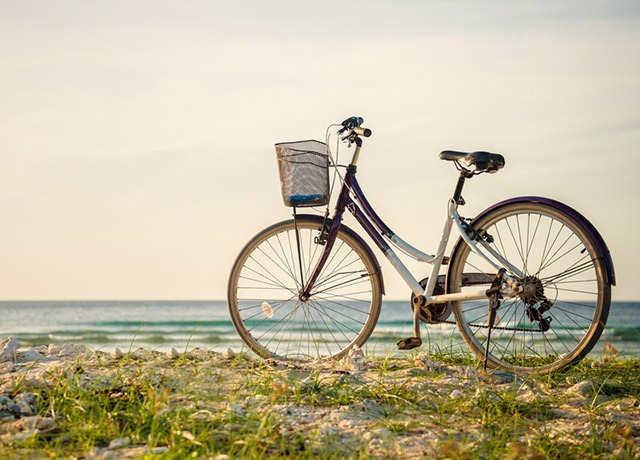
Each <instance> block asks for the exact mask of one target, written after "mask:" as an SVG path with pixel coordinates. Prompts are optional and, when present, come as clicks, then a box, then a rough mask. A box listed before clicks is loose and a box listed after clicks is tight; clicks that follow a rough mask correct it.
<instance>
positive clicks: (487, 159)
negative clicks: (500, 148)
mask: <svg viewBox="0 0 640 460" xmlns="http://www.w3.org/2000/svg"><path fill="white" fill-rule="evenodd" d="M440 159H441V160H449V161H459V162H460V163H462V164H464V165H465V166H467V167H469V166H475V167H476V171H477V172H489V173H495V172H498V170H499V169H502V168H504V157H503V156H502V155H500V154H499V153H489V152H456V151H453V150H444V151H443V152H440Z"/></svg>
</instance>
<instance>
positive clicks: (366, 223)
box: [347, 178, 424, 295]
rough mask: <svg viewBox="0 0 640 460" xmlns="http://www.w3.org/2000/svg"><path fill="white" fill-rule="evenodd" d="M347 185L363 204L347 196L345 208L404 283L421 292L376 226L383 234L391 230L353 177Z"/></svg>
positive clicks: (416, 291) (415, 291)
mask: <svg viewBox="0 0 640 460" xmlns="http://www.w3.org/2000/svg"><path fill="white" fill-rule="evenodd" d="M349 185H350V186H351V187H352V188H353V191H354V193H355V194H356V197H357V198H358V200H359V201H360V202H361V204H362V206H363V210H361V209H360V208H359V207H358V205H357V204H356V202H355V201H354V200H353V199H352V198H351V197H347V208H348V209H350V210H351V212H352V213H353V217H354V218H355V219H356V221H358V223H359V224H360V225H361V226H362V228H364V230H365V231H366V232H367V234H368V235H369V236H370V237H371V239H372V240H373V241H374V242H375V243H376V246H378V248H380V250H381V251H382V253H383V254H384V256H385V257H386V258H387V260H389V262H390V263H391V265H393V267H394V268H395V269H396V271H397V272H398V273H399V274H400V276H401V277H402V279H403V280H404V281H405V283H407V285H408V286H409V289H411V291H412V292H414V293H415V294H416V295H419V294H422V293H423V290H424V289H423V288H422V286H420V283H418V280H416V279H415V277H414V276H413V275H412V274H411V272H410V271H409V270H408V269H407V267H406V266H405V265H404V264H403V263H402V261H401V260H400V258H399V257H398V256H397V255H396V253H395V252H394V251H393V249H392V248H391V246H389V244H388V243H387V242H386V240H385V239H384V238H383V237H382V235H381V234H380V231H378V229H377V228H376V226H378V227H379V228H380V230H381V232H382V233H383V234H392V233H393V232H392V231H391V230H390V229H389V227H387V226H386V225H385V224H384V222H382V220H381V219H380V218H379V217H378V216H377V215H376V214H375V212H374V211H373V209H372V208H371V206H370V205H369V203H367V201H366V199H365V198H364V195H363V194H362V191H361V190H360V187H359V186H358V183H357V182H356V180H355V178H353V179H352V180H351V181H350V184H349ZM369 219H371V220H369ZM372 221H373V223H372Z"/></svg>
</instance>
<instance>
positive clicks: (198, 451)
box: [0, 350, 640, 459]
mask: <svg viewBox="0 0 640 460" xmlns="http://www.w3.org/2000/svg"><path fill="white" fill-rule="evenodd" d="M446 351H447V350H443V353H442V355H439V354H438V352H437V350H431V354H430V359H431V360H436V359H443V360H444V362H443V364H444V367H443V368H442V369H435V370H434V369H425V368H424V364H423V363H421V362H420V360H419V359H418V356H417V354H410V355H409V356H408V357H407V358H403V359H399V358H398V359H396V358H390V357H386V358H379V359H373V360H370V361H369V363H368V366H367V370H366V372H362V373H345V372H343V371H340V369H339V366H338V365H335V366H325V367H322V366H320V367H317V366H307V367H304V366H282V365H277V364H274V363H271V362H268V361H260V360H253V359H251V360H249V359H246V358H245V357H244V356H243V355H239V356H237V357H235V358H232V359H227V358H224V357H222V356H221V355H218V354H214V353H208V354H203V355H200V356H197V357H194V356H189V355H186V354H185V355H182V356H181V357H179V358H177V359H169V358H167V357H165V356H163V355H162V356H160V355H158V356H155V357H153V356H151V357H136V356H135V355H131V354H128V355H125V357H123V358H122V359H118V360H116V359H111V358H109V357H108V356H101V357H99V359H96V358H94V359H92V360H90V361H88V360H83V359H78V360H77V362H75V363H73V365H70V366H68V367H66V368H61V369H58V370H52V371H50V372H49V373H47V374H45V375H44V376H43V377H42V378H41V381H40V382H39V384H35V383H34V382H33V381H32V380H29V379H26V378H23V379H15V380H14V384H13V386H12V387H11V388H10V389H9V390H7V391H5V392H4V393H3V395H4V396H7V397H9V398H16V397H17V396H18V395H19V394H21V393H30V394H32V395H34V396H35V409H36V412H37V415H38V416H40V417H44V418H46V419H50V420H53V421H54V422H53V427H52V428H51V429H48V430H42V431H40V432H37V433H35V434H34V435H32V436H24V438H20V437H13V438H11V437H9V436H8V435H11V434H15V433H13V432H11V431H10V430H8V429H7V428H6V427H7V426H9V424H10V423H12V422H11V421H5V422H4V423H0V436H3V437H1V438H0V439H3V441H2V442H0V457H1V458H7V459H12V458H15V459H18V458H73V457H76V458H79V457H86V456H87V455H89V454H90V453H91V452H94V453H97V452H104V449H106V448H107V447H108V446H109V444H110V443H111V442H112V441H113V440H114V439H119V438H128V439H129V440H130V446H129V448H131V447H136V448H138V449H140V450H139V451H138V453H137V457H138V458H146V459H156V458H157V459H174V458H175V459H181V458H199V457H202V458H215V457H216V456H217V455H220V454H224V455H228V456H229V457H231V458H328V459H332V458H336V459H337V458H345V457H347V458H370V457H373V456H375V457H377V458H399V457H403V456H408V455H417V456H424V457H426V458H495V459H498V458H501V459H502V458H541V459H547V458H549V459H552V458H558V459H560V458H562V459H565V458H629V459H631V458H637V457H638V456H640V450H639V448H638V446H637V442H636V441H635V438H638V437H639V436H640V421H639V420H640V380H639V379H640V361H639V360H638V359H614V360H611V361H609V362H607V363H604V364H603V363H601V362H595V361H589V360H586V361H584V362H582V363H580V364H579V365H577V366H575V367H573V368H570V369H567V370H565V371H563V372H559V373H556V374H551V375H545V376H529V377H526V379H524V380H522V379H516V380H515V381H511V382H506V383H496V382H493V381H491V379H489V378H487V376H485V375H484V374H482V373H481V372H479V373H478V375H477V376H473V377H465V376H463V375H462V374H461V373H457V372H458V371H457V370H456V369H459V368H460V369H461V367H460V366H470V365H477V364H478V362H477V361H476V360H474V359H472V358H471V357H469V356H466V355H462V354H458V355H456V354H454V355H453V356H452V355H451V354H447V353H446ZM584 380H589V381H591V382H592V390H591V391H590V392H589V393H588V394H586V395H582V396H580V395H575V394H571V393H569V392H568V391H567V389H568V388H570V387H571V386H573V385H574V384H575V383H578V382H581V381H584ZM5 388H7V387H6V385H5ZM612 414H615V416H612ZM572 424H574V425H575V429H574V428H572V426H573V425H572ZM154 449H155V450H154Z"/></svg>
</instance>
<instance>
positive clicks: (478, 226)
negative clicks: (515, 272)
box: [447, 200, 611, 373]
mask: <svg viewBox="0 0 640 460" xmlns="http://www.w3.org/2000/svg"><path fill="white" fill-rule="evenodd" d="M569 211H571V210H570V209H569V208H566V207H565V206H564V205H559V204H558V205H556V204H555V203H554V202H551V201H547V202H542V200H541V202H537V201H515V202H506V203H505V204H504V205H502V206H498V207H496V208H495V209H493V210H492V211H489V212H487V213H484V214H483V215H481V216H480V217H479V218H478V219H476V220H475V221H474V222H473V223H472V224H471V225H472V227H473V229H475V230H476V231H477V232H475V233H474V234H475V235H476V237H478V238H482V239H484V241H485V242H488V243H490V244H491V246H492V247H493V248H494V249H495V250H496V251H497V252H498V253H500V254H501V255H502V256H503V257H504V258H505V259H506V260H508V261H509V262H510V263H512V264H513V265H515V266H516V268H518V269H519V270H520V271H521V272H522V273H524V277H523V278H520V279H519V281H520V282H521V283H522V284H523V285H524V286H526V289H525V292H523V293H522V294H520V295H519V296H517V297H514V298H504V299H501V305H500V308H499V309H498V310H497V319H496V322H495V325H494V327H493V328H492V329H491V335H490V340H489V342H490V344H489V354H488V360H487V364H488V365H489V366H491V367H500V368H504V369H506V370H509V371H511V372H516V373H531V372H540V373H546V372H552V371H554V370H557V369H560V368H562V367H564V366H568V365H570V364H573V363H576V362H577V361H579V360H580V359H582V358H583V357H584V356H585V355H586V354H587V353H589V351H591V349H592V348H593V347H594V345H595V344H596V342H597V341H598V339H599V338H600V335H601V334H602V331H603V329H604V326H605V323H606V321H607V316H608V314H609V306H610V302H611V284H610V282H609V280H608V278H607V274H606V273H607V272H606V270H607V266H606V262H605V260H606V259H605V257H604V256H605V255H608V252H607V254H603V253H604V252H605V251H607V250H606V247H602V245H601V244H600V243H599V241H598V240H597V239H596V238H594V237H593V233H592V232H590V231H589V229H588V228H586V227H585V225H583V223H582V222H581V221H580V220H579V219H577V218H576V217H575V215H572V213H571V212H569ZM589 225H590V224H589ZM495 277H496V273H495V268H491V267H490V265H489V264H488V263H487V262H486V261H485V260H484V259H482V258H481V257H480V256H478V255H477V254H476V253H474V252H473V251H472V250H471V248H470V247H469V245H467V244H466V243H465V242H464V241H463V240H460V241H459V242H458V244H457V245H456V247H455V248H454V251H453V254H452V256H451V261H450V268H449V272H448V275H447V289H448V292H464V291H465V290H467V289H469V290H478V289H479V288H482V287H486V288H487V289H488V288H489V286H490V285H491V282H492V281H493V280H494V279H495ZM488 309H489V302H488V300H486V301H465V302H455V303H454V314H455V317H456V322H457V325H458V328H459V329H460V332H461V334H462V336H463V338H464V340H465V341H466V342H467V344H468V345H469V346H470V348H471V349H472V350H473V352H474V353H475V354H476V355H477V356H478V357H479V358H481V359H482V358H484V354H485V348H486V342H487V337H488V330H489V328H488Z"/></svg>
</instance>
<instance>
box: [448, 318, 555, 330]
mask: <svg viewBox="0 0 640 460" xmlns="http://www.w3.org/2000/svg"><path fill="white" fill-rule="evenodd" d="M440 324H455V325H457V324H458V323H456V322H455V321H440ZM469 326H471V327H478V328H485V329H489V326H487V325H485V324H469ZM491 329H498V330H500V331H519V332H542V330H541V329H524V328H521V327H506V326H493V327H492V328H491Z"/></svg>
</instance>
